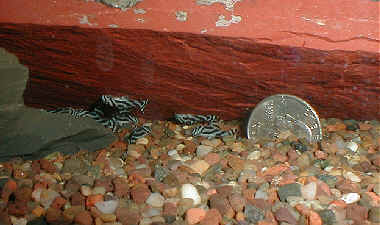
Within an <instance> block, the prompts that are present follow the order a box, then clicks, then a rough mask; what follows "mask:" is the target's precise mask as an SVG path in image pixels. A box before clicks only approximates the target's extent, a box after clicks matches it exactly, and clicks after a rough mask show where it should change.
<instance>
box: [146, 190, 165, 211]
mask: <svg viewBox="0 0 380 225" xmlns="http://www.w3.org/2000/svg"><path fill="white" fill-rule="evenodd" d="M164 202H165V198H164V197H163V196H162V195H161V194H160V193H152V194H150V195H149V197H148V199H147V200H146V204H148V205H150V206H152V207H157V208H161V207H162V206H163V205H164Z"/></svg>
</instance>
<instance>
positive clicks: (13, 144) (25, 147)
mask: <svg viewBox="0 0 380 225" xmlns="http://www.w3.org/2000/svg"><path fill="white" fill-rule="evenodd" d="M27 77H28V70H27V69H26V68H25V66H23V65H21V64H19V63H18V60H17V58H16V57H15V56H14V55H11V54H9V53H7V52H6V51H5V50H4V49H1V48H0V95H1V98H0V133H1V134H2V135H1V136H0V161H7V160H9V158H10V157H15V156H22V157H24V158H25V159H38V158H41V157H43V156H46V155H47V154H49V153H52V152H55V151H59V152H61V153H63V154H68V153H73V152H77V151H79V150H81V149H86V150H90V151H95V150H98V149H101V148H104V147H106V146H107V145H109V144H110V143H112V142H113V141H115V139H116V137H115V136H114V135H113V134H112V133H111V132H110V131H109V130H108V129H106V128H104V127H103V126H102V125H100V124H98V123H96V122H95V121H93V120H91V119H75V118H72V117H71V116H69V115H64V114H52V113H47V112H43V111H41V110H38V109H33V108H29V107H26V106H24V104H23V99H22V93H23V92H24V89H25V85H26V82H27Z"/></svg>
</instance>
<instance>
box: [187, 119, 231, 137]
mask: <svg viewBox="0 0 380 225" xmlns="http://www.w3.org/2000/svg"><path fill="white" fill-rule="evenodd" d="M236 133H237V129H230V130H221V129H220V128H219V126H218V125H216V124H212V123H211V124H208V125H201V126H197V127H195V128H194V129H193V130H192V132H191V134H192V136H193V137H205V138H207V139H213V138H219V137H225V136H234V135H235V134H236Z"/></svg>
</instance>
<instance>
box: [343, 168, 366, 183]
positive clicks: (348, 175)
mask: <svg viewBox="0 0 380 225" xmlns="http://www.w3.org/2000/svg"><path fill="white" fill-rule="evenodd" d="M343 177H344V178H346V179H349V180H350V181H352V182H354V183H359V182H361V181H362V179H360V177H359V176H357V175H355V174H354V173H353V172H350V171H347V172H344V173H343Z"/></svg>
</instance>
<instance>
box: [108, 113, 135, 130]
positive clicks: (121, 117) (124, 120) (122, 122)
mask: <svg viewBox="0 0 380 225" xmlns="http://www.w3.org/2000/svg"><path fill="white" fill-rule="evenodd" d="M112 119H113V120H114V121H115V122H116V123H117V125H118V126H119V127H126V126H128V125H130V124H138V123H139V119H137V118H136V117H134V116H133V115H131V114H129V113H119V114H116V115H115V116H114V117H113V118H112Z"/></svg>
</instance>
